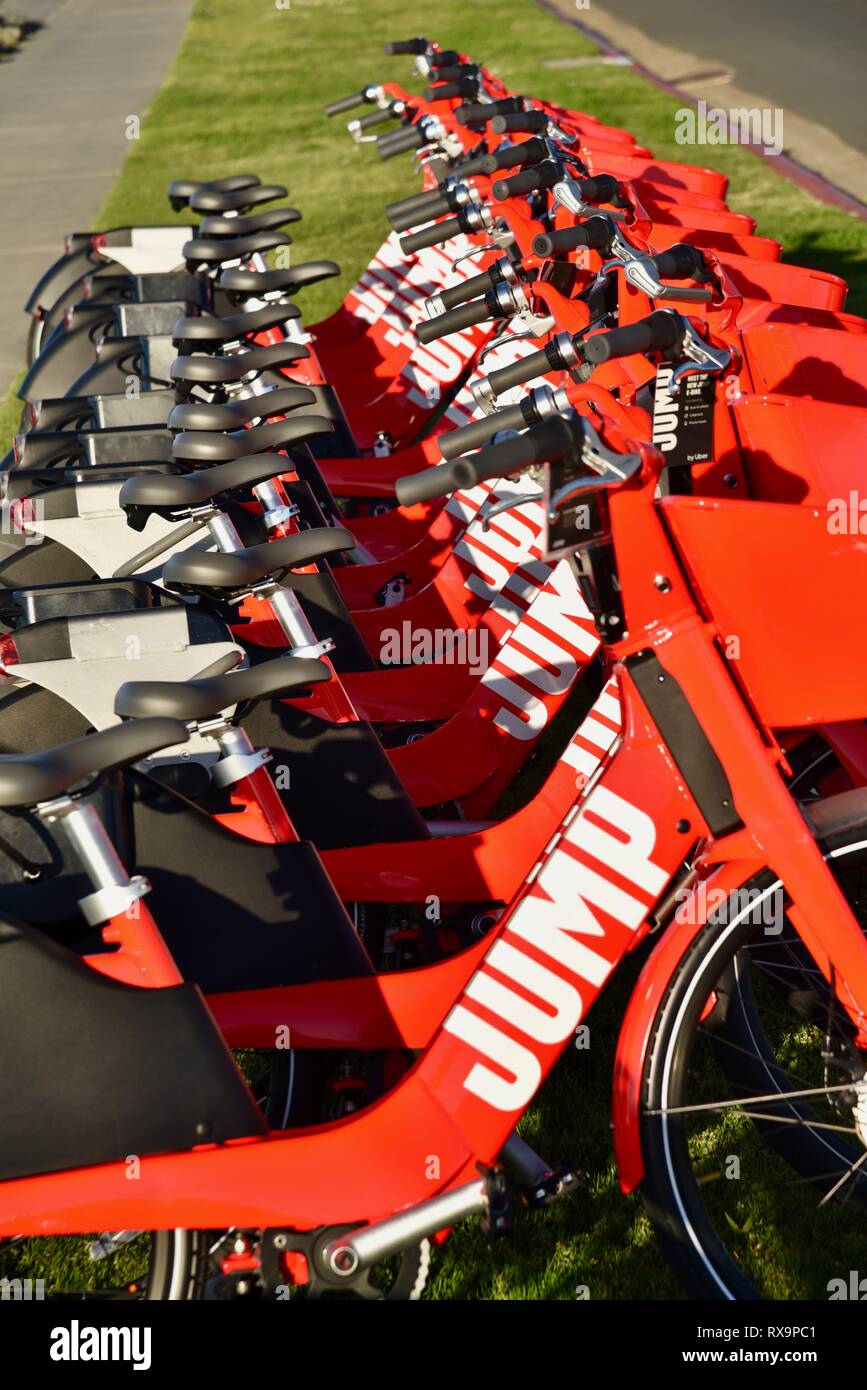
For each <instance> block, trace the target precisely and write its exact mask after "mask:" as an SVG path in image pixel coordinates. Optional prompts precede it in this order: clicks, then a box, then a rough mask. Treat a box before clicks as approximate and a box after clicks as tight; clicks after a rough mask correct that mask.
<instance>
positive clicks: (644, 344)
mask: <svg viewBox="0 0 867 1390" xmlns="http://www.w3.org/2000/svg"><path fill="white" fill-rule="evenodd" d="M682 331H683V330H682V328H681V325H680V319H679V318H678V316H677V315H676V314H669V313H667V312H666V311H665V310H663V309H657V310H656V312H655V313H653V314H649V315H648V317H647V318H646V319H639V320H638V322H637V323H630V324H627V325H626V327H625V328H612V329H611V332H610V333H595V334H594V335H593V337H592V338H587V339H585V342H584V346H583V349H582V351H583V354H584V358H585V360H586V361H587V362H589V363H590V364H591V366H594V367H597V366H599V364H600V362H610V361H611V360H612V359H613V358H615V357H628V356H629V355H630V353H633V352H653V351H654V350H656V351H663V350H664V349H665V348H670V347H673V346H674V344H675V343H676V342H677V341H678V339H679V338H680V336H681V334H682Z"/></svg>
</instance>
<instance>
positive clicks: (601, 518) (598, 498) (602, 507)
mask: <svg viewBox="0 0 867 1390" xmlns="http://www.w3.org/2000/svg"><path fill="white" fill-rule="evenodd" d="M586 476H587V465H586V464H585V463H583V462H582V460H581V459H580V458H578V457H575V456H569V457H567V458H565V459H558V460H557V461H556V462H555V463H546V464H545V465H544V467H543V469H542V477H541V478H540V480H539V481H540V482H541V484H542V493H543V515H544V520H543V526H542V534H541V536H540V537H539V545H540V546H541V547H542V559H543V560H545V561H547V562H548V563H549V564H552V563H554V562H556V561H557V560H561V559H562V558H563V556H564V555H572V554H574V553H575V551H576V550H580V549H581V548H582V546H587V545H590V544H591V542H593V541H599V540H603V539H605V538H606V537H608V535H609V534H610V525H609V520H608V499H607V497H606V496H605V495H604V493H602V492H597V493H591V494H587V493H585V494H584V495H583V496H582V497H579V498H577V499H576V500H575V501H574V502H569V503H567V504H566V506H564V507H559V508H558V509H557V512H556V514H555V516H554V519H553V520H552V519H551V516H550V500H551V498H552V497H554V496H555V495H556V494H557V493H558V492H559V491H560V489H561V488H562V487H564V486H565V485H566V484H567V483H570V482H572V481H573V480H574V479H576V478H586Z"/></svg>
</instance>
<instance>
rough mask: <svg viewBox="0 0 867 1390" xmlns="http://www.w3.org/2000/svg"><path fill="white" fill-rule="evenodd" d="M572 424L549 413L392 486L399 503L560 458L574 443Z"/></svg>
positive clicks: (406, 503)
mask: <svg viewBox="0 0 867 1390" xmlns="http://www.w3.org/2000/svg"><path fill="white" fill-rule="evenodd" d="M576 442H577V441H576V437H575V431H574V426H573V425H571V424H570V422H569V421H568V420H565V419H564V418H563V416H562V415H552V416H551V418H550V420H543V421H542V423H541V424H539V425H533V426H532V427H531V428H530V429H528V430H526V431H525V432H524V433H523V434H519V435H516V436H515V438H514V439H503V440H500V441H499V442H498V443H497V444H489V445H488V446H487V448H486V449H480V450H479V452H478V453H477V454H467V455H463V456H462V457H461V458H456V459H454V460H452V462H451V463H441V464H436V465H435V466H434V467H433V468H423V469H422V470H421V472H419V473H411V474H409V476H408V477H405V478H398V480H397V484H396V487H395V492H396V494H397V500H398V502H399V503H400V505H401V506H402V507H409V506H412V504H413V503H414V502H425V501H427V500H428V499H429V498H431V497H444V496H447V495H448V493H450V492H454V491H455V489H456V488H463V487H473V486H474V485H475V484H476V483H481V482H484V481H485V479H487V478H503V477H506V476H507V475H508V474H510V473H519V472H520V471H521V470H522V469H524V468H530V467H531V466H532V464H534V463H544V462H546V461H548V460H553V459H557V458H562V457H563V456H564V454H566V453H568V452H569V451H570V450H571V449H574V448H575V446H576Z"/></svg>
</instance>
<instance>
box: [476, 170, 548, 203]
mask: <svg viewBox="0 0 867 1390" xmlns="http://www.w3.org/2000/svg"><path fill="white" fill-rule="evenodd" d="M562 177H563V170H562V169H561V168H560V165H559V164H555V163H554V161H553V160H545V161H544V163H542V164H535V165H534V166H533V167H532V168H531V169H522V170H521V172H520V174H512V175H511V176H510V177H509V178H507V179H497V182H496V183H495V184H494V186H493V189H492V192H493V195H494V197H495V198H496V200H497V202H498V203H504V202H506V200H507V199H508V198H514V197H517V196H518V195H519V194H521V193H533V192H535V190H536V189H537V188H552V187H553V185H554V184H555V183H556V182H557V180H558V179H561V178H562Z"/></svg>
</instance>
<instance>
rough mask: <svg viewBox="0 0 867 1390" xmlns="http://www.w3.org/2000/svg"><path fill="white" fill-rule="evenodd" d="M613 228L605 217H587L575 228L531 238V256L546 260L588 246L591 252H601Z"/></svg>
mask: <svg viewBox="0 0 867 1390" xmlns="http://www.w3.org/2000/svg"><path fill="white" fill-rule="evenodd" d="M613 234H614V228H613V227H612V225H611V223H610V222H609V221H608V218H607V217H588V218H587V221H586V222H579V223H578V224H577V226H575V227H561V228H560V230H559V231H557V232H542V233H541V234H540V235H539V236H535V237H533V255H534V256H540V257H541V258H542V259H543V260H546V259H547V257H548V256H555V255H557V254H558V253H561V252H563V251H574V250H575V249H576V248H577V247H579V246H589V247H590V249H591V250H592V251H601V250H602V249H603V248H604V247H606V246H609V245H610V243H611V238H612V236H613Z"/></svg>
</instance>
